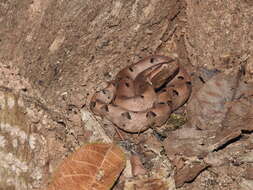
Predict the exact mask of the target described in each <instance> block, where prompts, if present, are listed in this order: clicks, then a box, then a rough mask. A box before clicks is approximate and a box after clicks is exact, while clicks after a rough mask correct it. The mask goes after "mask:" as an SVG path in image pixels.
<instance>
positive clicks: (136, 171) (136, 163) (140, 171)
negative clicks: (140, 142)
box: [130, 155, 147, 176]
mask: <svg viewBox="0 0 253 190" xmlns="http://www.w3.org/2000/svg"><path fill="white" fill-rule="evenodd" d="M130 162H131V166H132V174H133V176H137V175H144V174H146V173H147V171H146V170H145V168H144V166H143V165H142V163H141V159H140V157H139V156H138V155H132V156H131V158H130Z"/></svg>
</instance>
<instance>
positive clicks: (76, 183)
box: [47, 143, 125, 190]
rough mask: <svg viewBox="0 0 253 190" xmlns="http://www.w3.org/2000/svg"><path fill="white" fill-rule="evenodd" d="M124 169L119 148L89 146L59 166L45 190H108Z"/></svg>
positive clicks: (111, 145) (100, 144) (104, 145)
mask: <svg viewBox="0 0 253 190" xmlns="http://www.w3.org/2000/svg"><path fill="white" fill-rule="evenodd" d="M124 167H125V155H124V152H123V151H122V150H121V149H120V148H119V147H118V146H116V145H114V144H103V143H94V144H88V145H85V146H83V147H81V148H80V149H79V150H77V151H76V152H74V153H73V154H72V155H70V156H69V157H68V158H67V159H66V160H64V161H63V162H62V164H61V165H60V167H59V168H58V170H57V171H56V172H55V174H54V177H53V180H52V183H51V184H50V186H49V187H48V189H47V190H109V189H110V188H111V187H112V185H113V184H114V182H115V181H116V179H117V178H118V176H119V175H120V173H121V171H122V170H123V169H124Z"/></svg>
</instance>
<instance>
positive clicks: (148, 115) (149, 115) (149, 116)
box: [146, 111, 156, 118]
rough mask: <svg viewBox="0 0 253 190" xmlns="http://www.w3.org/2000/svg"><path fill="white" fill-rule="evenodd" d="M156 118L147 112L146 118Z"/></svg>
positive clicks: (153, 114)
mask: <svg viewBox="0 0 253 190" xmlns="http://www.w3.org/2000/svg"><path fill="white" fill-rule="evenodd" d="M155 116H156V114H155V113H154V112H152V111H149V112H148V113H147V114H146V118H154V117H155Z"/></svg>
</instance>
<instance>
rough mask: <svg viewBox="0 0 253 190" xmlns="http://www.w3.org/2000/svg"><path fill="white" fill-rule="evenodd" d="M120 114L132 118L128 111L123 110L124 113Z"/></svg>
mask: <svg viewBox="0 0 253 190" xmlns="http://www.w3.org/2000/svg"><path fill="white" fill-rule="evenodd" d="M121 116H122V117H124V118H127V119H129V120H131V119H132V118H131V115H130V113H129V112H124V113H122V114H121Z"/></svg>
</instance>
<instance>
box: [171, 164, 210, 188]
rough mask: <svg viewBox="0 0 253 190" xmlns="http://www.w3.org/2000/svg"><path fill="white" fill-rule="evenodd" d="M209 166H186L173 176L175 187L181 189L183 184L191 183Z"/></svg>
mask: <svg viewBox="0 0 253 190" xmlns="http://www.w3.org/2000/svg"><path fill="white" fill-rule="evenodd" d="M208 166H209V165H208V164H206V163H204V162H203V163H191V164H190V165H186V166H185V167H183V168H182V169H181V170H179V171H177V172H176V174H175V183H176V187H177V188H178V187H182V186H183V185H184V183H185V182H191V181H193V180H194V179H195V178H196V177H197V176H198V175H199V174H200V173H201V172H202V171H203V170H204V169H206V168H207V167H208Z"/></svg>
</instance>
